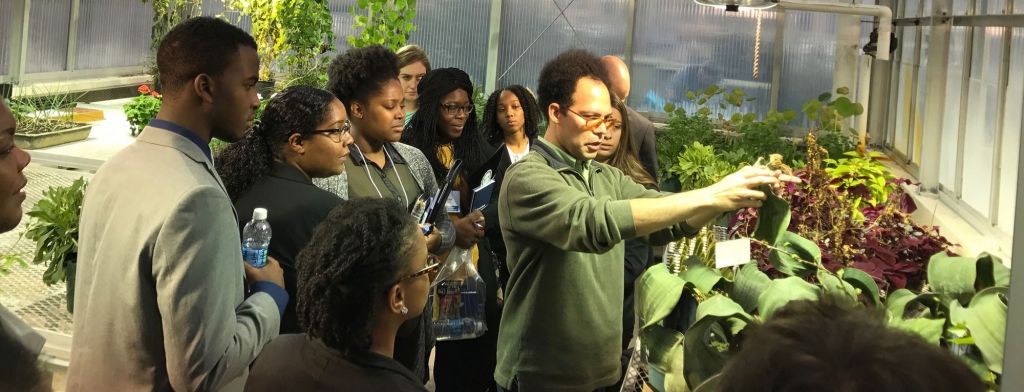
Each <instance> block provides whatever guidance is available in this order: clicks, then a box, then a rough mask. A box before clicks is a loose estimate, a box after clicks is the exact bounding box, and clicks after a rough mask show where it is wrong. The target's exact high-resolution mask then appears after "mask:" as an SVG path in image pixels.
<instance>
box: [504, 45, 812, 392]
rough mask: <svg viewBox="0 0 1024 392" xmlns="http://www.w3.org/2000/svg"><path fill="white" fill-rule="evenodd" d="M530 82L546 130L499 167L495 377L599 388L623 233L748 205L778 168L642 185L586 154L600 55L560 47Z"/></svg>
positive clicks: (606, 380) (591, 141) (611, 353)
mask: <svg viewBox="0 0 1024 392" xmlns="http://www.w3.org/2000/svg"><path fill="white" fill-rule="evenodd" d="M538 85H539V86H538V95H539V103H540V107H541V108H542V110H544V111H545V113H546V114H547V118H548V128H547V132H546V134H545V135H544V137H543V138H541V139H539V140H538V142H537V143H535V144H534V145H533V147H532V152H530V154H528V155H527V156H526V157H525V158H523V160H521V161H520V162H518V163H516V164H515V165H513V166H512V167H510V168H509V169H508V172H507V173H506V175H505V181H504V182H503V183H502V186H501V191H500V192H501V193H500V197H499V202H498V213H499V216H500V218H501V230H502V233H503V235H504V237H505V242H506V245H507V247H508V255H509V258H508V267H509V270H510V276H509V281H508V286H507V291H506V294H505V307H504V313H503V315H502V320H501V328H500V329H499V337H498V366H497V369H496V371H495V380H496V381H497V383H498V386H500V387H501V388H503V389H505V390H510V391H539V390H544V391H546V390H552V391H594V390H603V389H604V388H606V387H608V386H611V385H613V384H615V383H616V381H618V379H619V376H620V372H621V369H620V367H621V364H620V360H619V357H620V355H621V351H622V348H621V339H622V295H623V293H622V291H623V265H622V263H623V245H622V242H623V240H625V239H628V238H633V237H638V236H648V238H649V239H650V241H651V242H652V243H658V242H661V243H664V242H667V241H670V240H674V239H678V238H681V237H683V236H684V235H693V234H696V232H697V231H698V229H699V228H700V227H702V226H704V225H705V224H707V223H708V222H709V221H711V220H712V219H713V218H714V217H716V216H718V215H719V214H721V213H723V212H726V211H731V210H736V209H740V208H746V207H758V206H760V204H761V200H763V199H764V197H765V195H764V194H763V193H762V192H759V191H756V190H754V189H753V188H756V187H758V186H761V185H765V184H772V185H774V184H777V183H778V182H779V181H780V176H781V175H780V174H778V173H775V172H772V171H769V170H766V169H760V168H753V167H747V168H744V169H742V170H740V171H738V172H736V173H734V174H732V175H730V176H728V177H726V178H725V179H723V180H722V181H721V182H719V183H717V184H715V185H712V186H710V187H708V188H704V189H698V190H693V191H689V192H684V193H676V194H670V193H660V192H657V191H650V190H646V189H645V188H644V187H643V186H640V185H639V184H636V183H634V182H633V181H632V180H631V179H630V178H629V177H627V176H625V175H623V174H622V172H621V171H619V170H618V169H616V168H613V167H611V166H608V165H604V164H601V163H598V162H594V161H593V159H594V158H595V157H596V156H597V151H598V148H599V145H600V143H601V139H602V137H603V136H604V134H605V133H606V132H607V129H606V128H607V127H608V125H609V124H610V122H611V121H612V117H611V113H612V106H611V100H610V94H609V89H608V81H607V77H606V75H605V71H604V68H603V66H602V64H601V62H600V59H598V58H597V57H595V56H594V55H592V54H590V53H589V52H586V51H583V50H570V51H567V52H564V53H562V54H561V55H559V56H558V57H556V58H554V59H553V60H551V61H549V62H548V63H547V64H546V65H545V66H544V69H543V70H542V71H541V75H540V80H539V83H538ZM781 180H785V181H793V180H794V179H793V178H791V177H788V176H782V178H781Z"/></svg>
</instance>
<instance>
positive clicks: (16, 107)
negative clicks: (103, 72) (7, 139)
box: [9, 91, 85, 135]
mask: <svg viewBox="0 0 1024 392" xmlns="http://www.w3.org/2000/svg"><path fill="white" fill-rule="evenodd" d="M36 93H37V94H38V95H37V96H34V97H17V98H12V99H11V100H10V101H9V106H10V108H11V112H13V113H14V119H15V120H16V121H17V122H18V133H19V134H25V135H34V134H40V133H47V132H53V131H60V130H64V129H68V128H73V127H76V126H79V125H82V124H79V123H76V122H75V121H74V115H75V106H76V105H77V102H78V100H79V99H81V98H82V96H83V95H85V93H72V92H70V91H37V92H36Z"/></svg>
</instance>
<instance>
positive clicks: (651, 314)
mask: <svg viewBox="0 0 1024 392" xmlns="http://www.w3.org/2000/svg"><path fill="white" fill-rule="evenodd" d="M685 287H686V282H685V281H683V280H682V279H680V278H679V277H678V276H676V275H675V274H673V273H672V272H669V270H668V267H667V266H666V265H665V264H664V263H661V264H658V265H655V266H653V267H651V268H648V269H647V271H645V272H644V273H643V275H640V278H639V279H638V281H637V284H636V311H637V315H638V316H639V317H640V319H641V320H643V325H642V326H641V327H642V328H647V327H649V326H651V325H654V324H657V323H658V322H660V321H661V320H662V319H664V318H665V317H666V316H668V315H669V313H672V309H674V308H675V307H676V304H677V303H679V298H680V297H681V296H682V295H683V289H684V288H685Z"/></svg>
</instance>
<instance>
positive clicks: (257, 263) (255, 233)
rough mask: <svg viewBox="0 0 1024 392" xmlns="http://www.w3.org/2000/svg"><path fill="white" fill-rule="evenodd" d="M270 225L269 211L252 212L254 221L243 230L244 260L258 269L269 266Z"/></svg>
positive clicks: (258, 209)
mask: <svg viewBox="0 0 1024 392" xmlns="http://www.w3.org/2000/svg"><path fill="white" fill-rule="evenodd" d="M270 236H271V232H270V223H268V222H267V209H266V208H257V209H255V210H252V220H251V221H249V223H246V224H245V229H243V230H242V259H243V260H245V262H246V263H249V265H251V266H253V267H256V268H263V266H264V265H267V250H268V249H269V248H270Z"/></svg>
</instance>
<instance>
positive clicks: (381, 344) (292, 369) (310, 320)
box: [246, 198, 439, 392]
mask: <svg viewBox="0 0 1024 392" xmlns="http://www.w3.org/2000/svg"><path fill="white" fill-rule="evenodd" d="M402 207H403V206H402V205H400V204H399V203H398V202H396V201H395V200H394V199H390V198H384V199H381V198H363V199H353V200H350V201H348V202H344V204H342V205H341V206H339V207H337V208H335V209H334V210H333V211H331V213H330V214H329V215H328V216H327V218H326V219H324V221H323V222H322V223H321V224H320V225H319V226H318V227H317V228H316V231H314V232H313V237H312V238H311V240H310V241H309V245H307V246H306V248H305V249H303V250H302V252H301V253H299V257H298V265H299V290H298V298H297V300H298V314H299V320H300V322H301V323H302V325H303V326H304V327H305V329H306V333H305V334H296V335H282V336H280V337H278V338H277V339H275V340H274V341H273V342H271V343H270V344H269V345H267V347H266V348H265V349H264V350H263V352H262V353H261V354H260V356H259V358H257V359H256V362H255V363H254V364H253V368H252V371H251V372H250V373H249V380H248V382H247V383H246V391H252V392H259V391H275V392H276V391H285V390H288V391H313V390H331V391H360V392H361V391H426V390H427V389H426V388H425V387H424V386H423V383H422V381H421V379H420V377H419V376H418V375H416V374H413V373H412V372H410V371H409V370H408V369H407V368H406V367H404V366H402V364H400V363H398V362H397V361H395V360H394V359H392V357H393V355H394V352H395V350H396V349H397V347H396V344H397V343H396V342H395V335H396V334H397V333H398V330H399V328H401V326H402V324H403V323H406V322H408V321H409V320H415V319H418V318H419V316H420V314H421V313H422V312H424V307H425V306H426V304H427V291H428V288H429V286H430V278H429V274H430V273H431V272H433V271H434V270H435V269H436V268H437V267H438V265H439V264H438V260H437V258H436V257H433V256H431V255H429V254H428V253H427V246H426V241H425V239H424V237H423V234H422V233H421V232H420V230H419V228H418V227H417V225H416V221H415V220H413V218H412V216H411V215H409V214H407V213H406V212H405V210H404V208H402Z"/></svg>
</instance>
